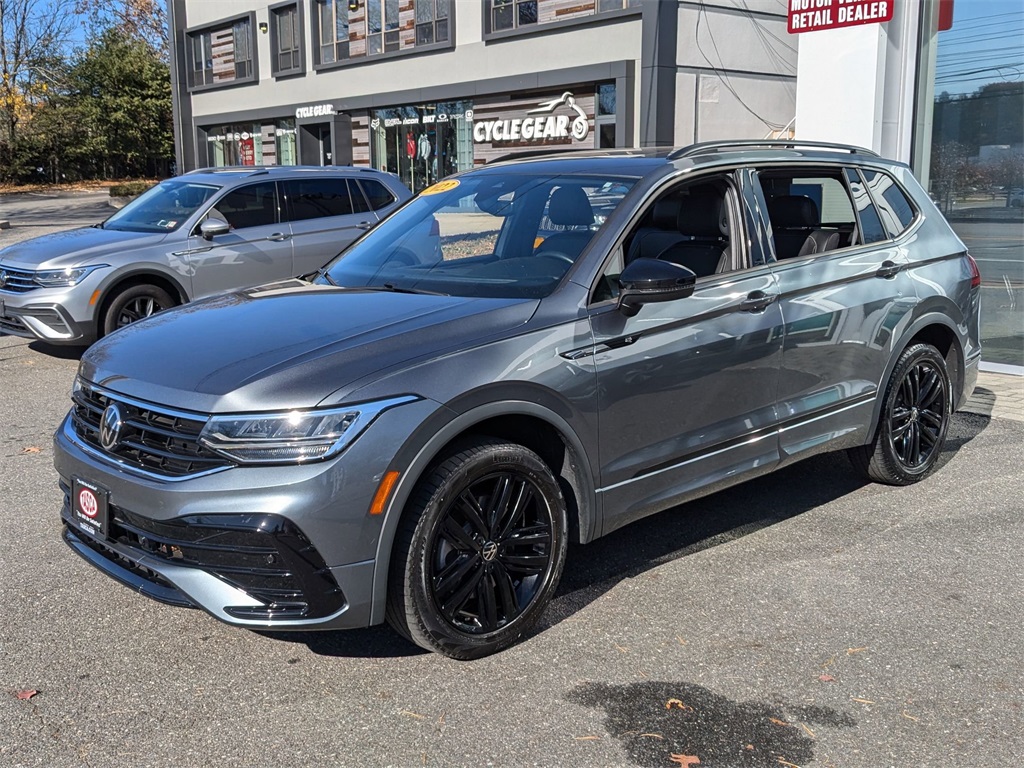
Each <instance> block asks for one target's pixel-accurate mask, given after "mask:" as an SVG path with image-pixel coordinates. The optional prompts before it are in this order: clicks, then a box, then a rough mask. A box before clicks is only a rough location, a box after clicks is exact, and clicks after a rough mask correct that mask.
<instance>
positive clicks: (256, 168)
mask: <svg viewBox="0 0 1024 768" xmlns="http://www.w3.org/2000/svg"><path fill="white" fill-rule="evenodd" d="M335 170H346V171H364V172H366V173H381V171H378V170H377V169H376V168H368V167H366V166H357V165H218V166H210V167H207V168H195V169H194V170H191V171H188V172H187V173H183V174H182V175H183V176H188V175H189V174H190V173H248V174H250V175H252V176H257V175H259V174H264V173H294V172H296V171H299V172H303V171H305V172H308V173H320V172H327V171H335Z"/></svg>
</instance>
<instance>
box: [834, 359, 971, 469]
mask: <svg viewBox="0 0 1024 768" xmlns="http://www.w3.org/2000/svg"><path fill="white" fill-rule="evenodd" d="M952 410H953V401H952V387H951V386H950V380H949V374H948V373H947V371H946V361H945V360H944V359H943V358H942V355H940V354H939V352H938V350H936V349H935V348H934V347H932V346H929V345H927V344H912V345H911V346H909V347H908V348H907V349H905V350H904V351H903V354H902V355H900V358H899V360H898V361H897V363H896V367H895V368H894V369H893V372H892V376H891V377H890V379H889V385H888V388H887V390H886V397H885V403H884V404H883V407H882V414H881V420H880V422H879V424H878V429H877V430H876V434H875V438H874V440H873V441H872V443H871V444H870V445H867V446H863V447H860V448H854V449H851V450H850V458H851V460H852V461H853V463H854V466H856V467H857V468H858V469H860V470H861V471H862V472H864V473H865V474H866V475H867V476H868V478H869V479H871V480H874V481H875V482H879V483H886V484H889V485H909V484H910V483H914V482H917V481H918V480H920V479H921V478H923V477H924V476H925V475H927V474H928V472H930V471H931V469H932V468H933V467H934V466H935V462H936V461H938V458H939V455H940V454H941V453H942V444H943V442H944V441H945V439H946V432H947V430H948V429H949V419H950V416H951V415H952Z"/></svg>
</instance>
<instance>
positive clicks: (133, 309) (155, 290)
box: [102, 284, 177, 336]
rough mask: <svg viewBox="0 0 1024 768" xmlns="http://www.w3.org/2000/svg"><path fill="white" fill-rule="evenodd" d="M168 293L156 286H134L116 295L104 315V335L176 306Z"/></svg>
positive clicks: (108, 304) (108, 303)
mask: <svg viewBox="0 0 1024 768" xmlns="http://www.w3.org/2000/svg"><path fill="white" fill-rule="evenodd" d="M176 303H177V302H175V301H174V299H173V298H172V297H171V295H170V294H169V293H167V291H165V290H164V289H163V288H160V287H158V286H155V285H146V284H143V285H132V286H129V287H127V288H125V289H124V290H122V291H120V292H119V293H116V294H115V295H114V296H113V297H112V298H111V299H110V300H109V301H108V302H107V305H106V309H105V311H104V313H103V328H102V330H103V335H104V336H105V335H106V334H108V333H113V332H114V331H116V330H117V329H118V328H124V327H125V326H126V325H131V324H132V323H134V322H137V321H139V320H142V319H143V318H146V317H149V316H150V315H154V314H156V313H157V312H160V311H162V310H164V309H169V308H171V307H173V306H175V304H176Z"/></svg>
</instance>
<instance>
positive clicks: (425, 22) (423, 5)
mask: <svg viewBox="0 0 1024 768" xmlns="http://www.w3.org/2000/svg"><path fill="white" fill-rule="evenodd" d="M446 42H448V0H417V2H416V45H430V44H431V43H446Z"/></svg>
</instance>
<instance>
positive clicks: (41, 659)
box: [0, 337, 1024, 768]
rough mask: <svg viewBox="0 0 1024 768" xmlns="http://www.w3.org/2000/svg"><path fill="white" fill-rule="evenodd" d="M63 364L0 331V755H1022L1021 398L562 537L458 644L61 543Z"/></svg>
mask: <svg viewBox="0 0 1024 768" xmlns="http://www.w3.org/2000/svg"><path fill="white" fill-rule="evenodd" d="M76 364H77V359H76V355H75V354H74V353H73V352H63V353H61V352H59V351H55V350H53V349H52V348H45V347H41V346H38V345H36V344H28V343H27V342H25V341H24V340H22V339H15V338H11V337H4V338H0V382H2V386H0V413H3V414H4V416H5V418H4V420H3V426H2V428H0V526H2V527H3V531H4V534H3V536H2V537H0V563H2V564H3V570H4V574H3V578H2V579H0V605H2V606H3V621H2V622H0V722H2V723H3V724H4V727H3V728H2V729H0V765H4V766H46V767H50V766H92V767H97V766H168V765H175V766H214V765H216V766H251V765H262V766H311V765H315V766H349V765H351V766H375V765H381V766H385V765H394V766H423V765H427V766H462V765H465V766H478V765H494V766H524V765H541V766H562V765H566V766H568V765H594V766H620V765H621V766H633V765H639V766H666V767H668V768H671V766H675V765H686V764H687V761H689V764H690V765H698V763H696V762H695V761H694V760H691V759H690V758H698V759H699V760H700V763H699V765H700V766H703V767H706V766H719V767H721V766H727V767H728V766H750V767H751V768H762V767H763V768H767V767H768V766H773V767H774V766H779V765H783V766H785V765H796V766H835V767H836V768H840V767H845V766H872V767H876V766H930V765H935V766H940V765H941V766H1010V765H1017V764H1019V761H1020V756H1021V755H1022V754H1024V713H1022V711H1021V708H1022V702H1024V672H1022V670H1021V665H1020V659H1021V656H1022V651H1024V641H1022V639H1021V632H1020V627H1021V626H1024V607H1022V604H1021V600H1020V597H1021V594H1022V593H1024V573H1022V570H1021V568H1020V551H1021V549H1022V545H1024V523H1022V516H1021V511H1022V506H1024V504H1022V502H1021V499H1022V498H1024V482H1022V473H1021V459H1022V458H1024V455H1022V445H1024V423H1021V422H1018V421H1014V420H1011V419H1000V418H995V419H989V418H986V417H983V416H977V415H966V414H961V415H958V416H957V418H956V419H955V421H954V423H953V426H952V429H951V434H950V438H949V445H948V448H949V450H948V451H947V453H946V455H945V456H944V458H943V464H944V465H943V466H942V467H941V469H940V470H939V471H938V472H937V473H936V474H935V475H933V476H932V477H930V478H929V479H928V480H926V481H925V482H923V483H921V484H919V485H916V486H913V487H910V488H902V489H894V488H885V487H881V486H875V485H867V484H863V483H862V482H861V481H860V480H859V479H858V478H857V476H856V475H854V474H853V472H852V471H851V470H850V468H849V466H848V465H847V463H846V460H845V457H842V456H823V457H819V458H816V459H812V460H809V461H807V462H804V463H802V464H798V465H796V466H793V467H791V468H788V469H786V470H783V471H781V472H779V473H776V474H775V475H773V476H769V477H767V478H764V479H760V480H756V481H753V482H750V483H747V484H745V485H743V486H739V487H737V488H734V489H731V490H728V491H725V492H722V493H719V494H716V495H714V496H710V497H708V498H706V499H703V500H700V501H697V502H693V503H691V504H688V505H685V506H683V507H680V508H678V509H676V510H671V511H669V512H667V513H664V514H662V515H659V516H656V517H653V518H649V519H647V520H644V521H641V522H639V523H637V524H634V525H632V526H629V527H628V528H626V529H623V530H621V531H618V532H616V533H615V534H613V535H612V536H610V537H608V538H606V539H603V540H600V541H598V542H596V543H595V544H592V545H589V546H587V547H575V548H572V549H571V550H570V559H569V563H568V565H567V568H566V574H565V577H564V579H563V583H562V586H561V588H560V590H559V593H558V596H557V598H556V599H555V601H554V603H553V605H552V607H551V608H550V609H549V610H548V612H547V614H546V616H545V619H544V621H543V622H542V626H541V627H540V629H539V630H538V631H537V632H535V633H533V634H532V636H530V637H529V638H528V639H527V640H526V641H525V642H523V643H521V644H520V645H518V646H516V647H514V648H512V649H511V650H509V651H506V652H505V653H503V654H500V655H498V656H495V657H492V658H488V659H484V660H481V661H476V662H463V663H459V662H453V661H449V660H446V659H443V658H441V657H438V656H434V655H430V654H426V653H422V652H420V651H419V650H418V649H416V648H414V647H413V646H411V645H409V644H407V643H406V642H404V641H402V640H400V639H399V638H397V637H396V636H395V635H393V634H392V633H391V632H390V630H388V629H387V628H383V627H378V628H372V629H367V630H358V631H351V632H344V633H342V632H338V633H322V634H312V635H298V634H294V635H286V636H274V635H269V634H259V633H255V632H249V631H245V630H240V629H233V628H229V627H226V626H223V625H221V624H218V623H217V622H216V621H215V620H214V619H212V618H210V617H208V616H206V615H205V614H203V613H200V612H198V611H191V610H184V609H176V608H171V607H167V606H164V605H161V604H158V603H155V602H152V601H150V600H148V599H146V598H143V597H141V596H139V595H136V594H133V593H132V592H131V591H129V590H128V589H126V588H124V587H122V586H120V585H118V584H116V583H115V582H113V581H112V580H111V579H109V578H107V577H106V576H104V575H103V574H101V573H99V572H97V571H95V570H94V569H92V568H91V567H89V566H88V565H86V564H85V563H84V562H83V561H81V560H79V559H78V558H77V557H76V556H75V555H74V554H73V553H72V552H71V550H70V549H68V548H67V547H66V546H65V545H64V544H63V543H62V541H61V540H60V524H59V518H58V513H59V508H60V503H61V497H60V493H59V491H58V490H57V487H56V476H55V474H54V472H53V468H52V451H51V447H50V438H51V434H52V432H53V430H54V428H55V427H56V425H57V423H58V422H59V420H60V419H61V417H62V416H63V414H64V412H65V411H66V408H67V404H68V393H69V389H70V386H71V381H72V378H73V375H74V371H75V366H76ZM31 691H36V692H37V693H36V694H35V695H32V696H31V697H30V698H19V697H18V694H19V693H20V694H21V695H22V696H23V697H24V696H27V695H28V693H29V692H31Z"/></svg>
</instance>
